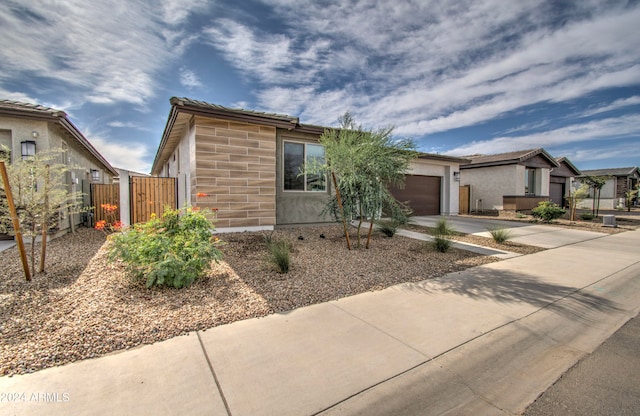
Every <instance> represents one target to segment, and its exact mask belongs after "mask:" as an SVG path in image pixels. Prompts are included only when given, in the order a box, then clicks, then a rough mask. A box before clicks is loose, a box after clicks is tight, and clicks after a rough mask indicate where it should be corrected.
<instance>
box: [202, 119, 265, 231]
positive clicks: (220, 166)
mask: <svg viewBox="0 0 640 416" xmlns="http://www.w3.org/2000/svg"><path fill="white" fill-rule="evenodd" d="M194 141H195V171H194V169H191V172H192V174H191V204H193V205H197V206H200V207H207V208H217V209H218V222H217V224H216V227H217V228H219V229H222V230H224V229H229V228H232V229H237V228H242V229H269V228H273V226H274V225H275V223H276V185H275V181H276V178H275V176H276V173H275V172H276V167H275V166H276V129H275V127H268V126H259V125H254V124H248V123H237V122H231V121H226V120H219V119H209V118H201V117H196V119H195V140H194ZM198 193H204V194H207V196H206V197H201V198H198V197H197V194H198Z"/></svg>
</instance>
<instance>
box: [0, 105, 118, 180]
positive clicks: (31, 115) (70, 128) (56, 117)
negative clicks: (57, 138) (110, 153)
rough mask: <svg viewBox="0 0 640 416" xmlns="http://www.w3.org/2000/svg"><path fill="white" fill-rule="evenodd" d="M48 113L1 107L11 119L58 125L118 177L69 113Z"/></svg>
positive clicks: (57, 111) (55, 111)
mask: <svg viewBox="0 0 640 416" xmlns="http://www.w3.org/2000/svg"><path fill="white" fill-rule="evenodd" d="M51 110H52V111H46V110H29V109H24V110H22V109H13V108H2V107H0V114H1V115H5V116H10V117H18V118H28V119H31V120H41V121H50V122H54V123H56V124H58V125H59V126H60V127H62V128H63V129H64V130H65V131H66V132H67V133H69V134H70V135H71V136H72V137H73V138H74V139H76V141H78V142H79V143H80V145H82V146H84V148H85V149H87V150H88V151H89V153H91V155H92V156H93V157H95V158H96V159H98V161H99V162H100V163H102V164H103V165H104V167H106V168H107V170H108V171H109V172H110V173H112V174H113V175H114V176H118V172H116V170H115V169H114V168H113V166H111V164H110V163H109V162H108V161H107V160H106V159H105V158H104V157H103V156H102V155H101V154H100V152H98V150H96V148H95V147H93V145H92V144H91V143H90V142H89V141H88V140H87V138H86V137H84V135H83V134H82V132H80V130H78V128H77V127H76V126H75V125H74V124H73V123H72V122H71V120H69V118H68V117H67V113H65V112H64V111H61V110H54V109H51Z"/></svg>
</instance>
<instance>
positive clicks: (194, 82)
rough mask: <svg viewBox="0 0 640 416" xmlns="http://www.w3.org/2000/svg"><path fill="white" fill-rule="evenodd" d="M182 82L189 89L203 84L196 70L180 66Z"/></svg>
mask: <svg viewBox="0 0 640 416" xmlns="http://www.w3.org/2000/svg"><path fill="white" fill-rule="evenodd" d="M180 84H182V85H183V86H185V87H187V88H189V89H191V88H201V87H202V86H203V85H202V82H200V80H199V79H198V76H197V75H196V74H195V72H193V71H191V70H189V69H187V68H185V67H182V68H180Z"/></svg>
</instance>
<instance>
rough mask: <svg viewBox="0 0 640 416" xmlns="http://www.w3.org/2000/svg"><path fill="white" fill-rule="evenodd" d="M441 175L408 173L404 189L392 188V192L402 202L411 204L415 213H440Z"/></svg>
mask: <svg viewBox="0 0 640 416" xmlns="http://www.w3.org/2000/svg"><path fill="white" fill-rule="evenodd" d="M440 182H441V178H440V177H439V176H420V175H407V176H406V177H405V186H404V189H398V188H395V187H393V188H391V193H392V194H393V196H394V197H395V198H396V199H397V200H398V201H400V202H405V203H407V202H408V204H409V207H411V209H412V210H413V215H439V214H440Z"/></svg>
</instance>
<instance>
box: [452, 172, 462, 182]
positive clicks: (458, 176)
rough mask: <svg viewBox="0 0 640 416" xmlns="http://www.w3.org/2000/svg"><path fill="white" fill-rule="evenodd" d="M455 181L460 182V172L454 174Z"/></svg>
mask: <svg viewBox="0 0 640 416" xmlns="http://www.w3.org/2000/svg"><path fill="white" fill-rule="evenodd" d="M453 180H455V181H456V182H460V172H453Z"/></svg>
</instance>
